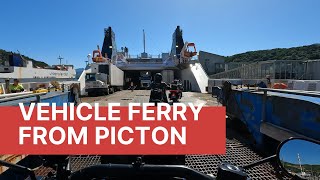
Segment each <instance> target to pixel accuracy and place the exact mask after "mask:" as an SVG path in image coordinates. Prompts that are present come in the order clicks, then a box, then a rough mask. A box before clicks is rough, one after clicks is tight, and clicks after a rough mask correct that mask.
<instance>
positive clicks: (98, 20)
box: [0, 0, 320, 67]
mask: <svg viewBox="0 0 320 180" xmlns="http://www.w3.org/2000/svg"><path fill="white" fill-rule="evenodd" d="M319 7H320V1H319V0H281V1H279V0H259V1H257V0H241V1H240V0H196V1H195V0H192V1H191V0H94V1H88V0H67V1H66V0H54V1H49V0H28V1H22V0H6V1H2V2H1V11H0V17H1V26H0V48H1V49H5V50H9V51H17V50H19V51H20V52H21V53H23V54H25V55H28V56H29V57H32V58H35V59H38V60H43V61H45V62H47V63H49V64H55V63H58V60H57V57H58V56H59V55H61V56H63V57H64V58H65V60H68V63H71V64H74V65H75V66H76V67H82V66H84V64H85V63H84V61H85V60H86V56H87V54H88V53H92V50H93V49H95V48H96V45H97V44H99V45H100V46H101V45H102V41H103V29H104V28H106V27H108V26H112V27H113V29H114V32H115V34H116V41H117V46H118V48H119V49H120V47H121V46H127V47H128V48H129V53H130V54H134V55H136V54H139V53H140V52H142V51H143V46H142V29H145V31H146V38H147V40H146V43H147V52H148V53H150V54H154V55H157V54H160V53H161V52H168V51H169V50H170V48H171V43H172V33H173V31H174V29H175V28H176V26H177V25H180V26H181V28H182V29H183V31H184V39H185V40H186V41H189V42H195V43H196V46H197V49H200V50H204V51H208V52H212V53H216V54H220V55H233V54H236V53H241V52H245V51H250V50H258V49H270V48H278V47H293V46H300V45H309V44H313V43H319V42H320V23H319V19H320V11H319Z"/></svg>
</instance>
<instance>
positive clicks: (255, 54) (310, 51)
mask: <svg viewBox="0 0 320 180" xmlns="http://www.w3.org/2000/svg"><path fill="white" fill-rule="evenodd" d="M314 59H320V44H313V45H309V46H301V47H293V48H277V49H270V50H259V51H249V52H245V53H241V54H235V55H233V56H228V57H226V61H227V62H257V61H266V60H314Z"/></svg>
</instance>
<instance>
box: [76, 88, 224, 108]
mask: <svg viewBox="0 0 320 180" xmlns="http://www.w3.org/2000/svg"><path fill="white" fill-rule="evenodd" d="M149 96H150V90H135V91H133V92H131V91H130V90H124V91H119V92H116V93H114V94H110V95H107V96H97V97H83V98H81V100H82V102H87V103H90V104H93V103H99V104H100V106H107V105H108V103H115V102H117V103H120V104H121V106H128V104H129V103H130V102H135V103H146V102H149ZM179 102H180V103H184V104H188V103H193V104H194V105H195V106H197V105H198V104H200V103H204V105H205V106H220V104H218V102H217V101H216V99H215V98H212V97H211V94H202V93H196V92H183V95H182V98H181V99H180V101H179ZM170 103H172V102H170Z"/></svg>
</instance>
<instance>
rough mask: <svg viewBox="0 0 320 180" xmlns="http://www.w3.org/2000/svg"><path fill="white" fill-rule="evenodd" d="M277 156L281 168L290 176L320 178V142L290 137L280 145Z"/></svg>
mask: <svg viewBox="0 0 320 180" xmlns="http://www.w3.org/2000/svg"><path fill="white" fill-rule="evenodd" d="M277 157H278V158H277V160H278V164H279V166H280V168H281V169H282V170H283V171H284V172H285V173H287V174H288V175H289V176H293V177H298V178H299V179H318V178H320V142H317V141H314V140H309V139H304V138H290V139H288V140H286V141H284V142H282V143H281V144H280V145H279V147H278V151H277Z"/></svg>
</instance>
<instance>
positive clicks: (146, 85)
mask: <svg viewBox="0 0 320 180" xmlns="http://www.w3.org/2000/svg"><path fill="white" fill-rule="evenodd" d="M150 86H151V73H150V72H148V71H141V72H140V87H141V88H142V89H150Z"/></svg>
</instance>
